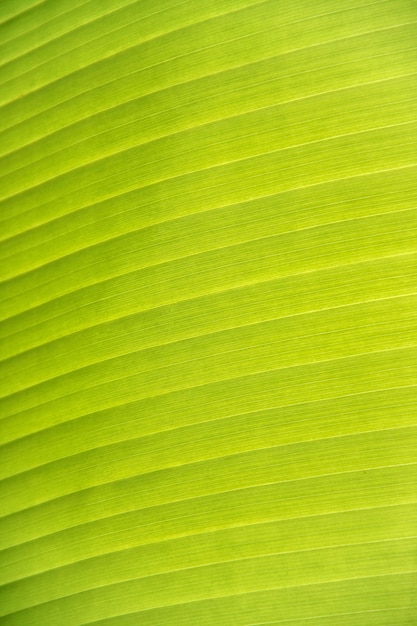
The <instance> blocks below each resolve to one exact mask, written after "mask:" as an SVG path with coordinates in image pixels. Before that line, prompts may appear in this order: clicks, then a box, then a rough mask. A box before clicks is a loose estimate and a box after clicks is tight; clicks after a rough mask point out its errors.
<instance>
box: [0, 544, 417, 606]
mask: <svg viewBox="0 0 417 626" xmlns="http://www.w3.org/2000/svg"><path fill="white" fill-rule="evenodd" d="M416 538H417V536H416V535H410V536H406V537H392V538H389V539H378V540H374V541H358V542H352V543H341V544H334V545H330V546H319V547H314V548H304V549H300V550H286V551H280V552H267V553H264V554H256V555H250V556H244V557H239V558H235V559H226V560H222V561H213V562H208V563H202V564H200V565H190V566H187V567H182V568H177V569H169V570H164V571H160V572H156V573H153V574H147V575H144V576H143V575H142V576H135V577H133V578H123V579H121V580H117V581H115V582H112V583H107V584H103V585H93V586H90V587H86V588H85V589H82V590H79V591H75V592H73V593H67V594H64V595H60V596H57V597H53V598H51V599H49V600H44V601H43V602H38V603H36V604H31V605H29V606H24V607H21V608H19V609H15V610H14V611H12V612H11V613H3V614H2V616H3V617H5V616H7V615H11V614H12V613H14V612H16V610H25V611H27V610H31V609H34V608H38V607H45V605H47V604H50V603H52V602H60V601H61V600H63V599H65V598H74V596H78V595H81V594H83V595H84V594H85V593H86V592H87V593H88V592H89V591H99V592H101V591H103V590H104V589H109V588H111V587H116V586H119V585H123V584H126V583H132V582H138V581H144V580H148V579H150V578H153V579H154V578H158V577H165V576H175V575H177V574H183V573H184V572H188V571H200V570H203V569H205V568H217V567H218V566H219V565H220V566H223V565H226V564H232V563H243V562H254V561H256V560H261V559H265V560H267V559H271V558H273V557H280V556H284V557H285V556H290V555H295V554H298V555H301V554H304V553H315V552H326V551H334V550H340V549H343V548H353V549H355V548H358V547H363V546H377V545H378V546H379V545H380V544H389V543H393V544H394V543H395V542H398V543H399V542H406V543H412V541H411V540H412V539H416ZM49 571H51V570H49ZM52 571H53V570H52ZM392 574H393V573H392V572H391V573H390V574H387V576H389V575H392ZM395 574H396V573H394V575H395ZM34 577H35V576H34ZM34 577H31V578H34ZM326 582H328V581H326ZM84 584H86V581H84ZM87 584H88V583H87ZM315 584H317V583H315ZM304 585H305V584H304V583H301V585H295V587H298V586H304ZM284 588H285V589H287V588H288V587H287V586H285V587H284Z"/></svg>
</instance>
